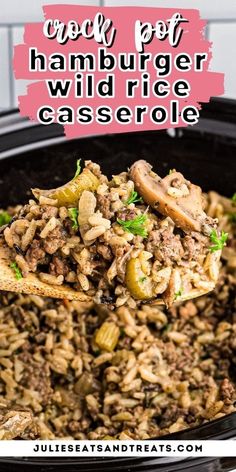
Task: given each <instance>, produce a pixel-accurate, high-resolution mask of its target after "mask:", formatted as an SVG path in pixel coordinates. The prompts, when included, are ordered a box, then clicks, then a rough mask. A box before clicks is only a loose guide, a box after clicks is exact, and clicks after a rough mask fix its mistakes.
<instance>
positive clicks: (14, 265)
mask: <svg viewBox="0 0 236 472" xmlns="http://www.w3.org/2000/svg"><path fill="white" fill-rule="evenodd" d="M10 268H11V269H13V270H14V272H15V276H16V280H20V279H22V278H23V275H22V272H21V270H20V268H19V267H18V265H17V263H16V262H12V264H11V265H10Z"/></svg>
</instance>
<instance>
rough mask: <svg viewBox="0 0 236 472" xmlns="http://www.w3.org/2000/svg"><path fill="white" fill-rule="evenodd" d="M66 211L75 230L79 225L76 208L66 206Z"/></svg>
mask: <svg viewBox="0 0 236 472" xmlns="http://www.w3.org/2000/svg"><path fill="white" fill-rule="evenodd" d="M68 213H69V216H70V219H71V220H72V222H73V225H72V228H73V229H75V230H77V229H78V227H79V224H78V213H79V212H78V210H77V208H68Z"/></svg>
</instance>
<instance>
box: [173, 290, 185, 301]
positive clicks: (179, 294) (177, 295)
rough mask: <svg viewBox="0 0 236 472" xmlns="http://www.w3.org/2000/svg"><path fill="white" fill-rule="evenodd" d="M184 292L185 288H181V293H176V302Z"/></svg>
mask: <svg viewBox="0 0 236 472" xmlns="http://www.w3.org/2000/svg"><path fill="white" fill-rule="evenodd" d="M183 291H184V290H183V288H180V289H179V291H178V292H176V293H175V300H176V299H177V298H179V297H181V295H183Z"/></svg>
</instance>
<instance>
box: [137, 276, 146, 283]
mask: <svg viewBox="0 0 236 472" xmlns="http://www.w3.org/2000/svg"><path fill="white" fill-rule="evenodd" d="M146 279H147V277H140V278H139V282H141V283H143V282H144V281H145V280H146Z"/></svg>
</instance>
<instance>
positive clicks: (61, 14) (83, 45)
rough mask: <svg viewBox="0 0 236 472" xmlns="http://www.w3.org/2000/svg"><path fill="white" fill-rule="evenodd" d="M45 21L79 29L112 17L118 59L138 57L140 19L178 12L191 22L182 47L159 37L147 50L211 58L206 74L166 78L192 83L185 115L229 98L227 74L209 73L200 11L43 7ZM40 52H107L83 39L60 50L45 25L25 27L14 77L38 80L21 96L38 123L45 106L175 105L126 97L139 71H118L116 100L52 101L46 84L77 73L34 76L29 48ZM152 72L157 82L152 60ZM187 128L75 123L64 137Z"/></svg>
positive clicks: (22, 109) (71, 98)
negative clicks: (84, 23) (219, 98)
mask: <svg viewBox="0 0 236 472" xmlns="http://www.w3.org/2000/svg"><path fill="white" fill-rule="evenodd" d="M43 10H44V15H45V19H49V18H53V19H54V18H57V19H59V20H61V21H63V22H64V23H67V22H68V21H70V20H71V19H75V20H76V21H78V23H79V24H81V23H82V21H83V20H84V19H86V18H91V19H92V18H93V17H94V16H95V14H96V13H97V12H98V11H99V12H101V13H103V14H104V15H105V17H106V18H110V19H112V21H113V25H114V27H115V28H116V30H117V33H116V38H115V42H114V45H113V47H112V48H111V49H110V50H109V49H107V52H112V53H113V54H115V55H118V53H120V52H127V53H128V52H135V51H136V49H135V43H134V22H135V21H136V20H137V19H140V20H141V21H142V22H146V21H149V22H151V23H152V24H155V23H156V21H157V20H158V19H168V18H170V17H171V16H172V15H173V14H174V13H176V12H177V11H178V12H179V13H181V14H182V15H183V17H185V18H187V19H188V20H189V23H183V24H182V27H183V29H184V33H183V35H182V38H181V41H180V44H179V46H178V47H177V48H172V47H171V46H170V45H169V42H168V41H158V40H157V39H156V38H154V39H153V41H152V42H151V43H150V44H149V45H146V46H145V52H150V53H152V54H153V55H154V54H157V53H161V52H170V53H172V55H173V57H174V56H175V54H179V53H181V52H185V53H188V54H189V55H191V56H193V54H194V53H196V52H199V53H204V52H206V53H208V61H206V62H205V63H204V70H203V72H194V71H192V70H191V71H189V72H185V73H184V72H178V71H177V70H175V69H174V70H173V72H172V73H171V76H169V77H167V80H170V81H171V83H173V82H174V81H175V80H177V79H181V78H183V79H186V80H188V81H189V82H190V85H191V93H190V97H188V98H186V99H179V103H180V110H182V108H183V107H185V106H186V105H194V106H196V107H197V108H198V109H200V108H201V105H200V104H201V103H202V102H208V101H209V100H210V97H211V96H218V95H222V94H223V93H224V74H222V73H216V72H212V71H209V70H208V69H209V62H210V60H211V56H212V55H211V43H210V42H209V41H207V40H206V39H205V38H204V33H203V31H204V27H205V25H206V21H205V20H202V19H201V18H200V14H199V11H198V10H193V9H191V10H190V9H189V10H187V9H178V10H177V9H169V8H168V9H167V8H166V9H163V8H144V7H101V8H98V7H88V6H75V5H47V6H44V7H43ZM30 47H37V49H38V51H39V52H42V53H44V54H46V56H47V57H48V56H49V55H50V54H52V53H55V52H58V53H63V54H64V55H66V56H67V55H68V54H69V53H72V52H77V53H78V52H82V53H88V52H91V53H93V54H95V56H96V53H97V50H98V47H103V45H101V44H97V43H96V42H95V40H89V41H88V40H87V39H85V38H82V37H80V38H79V40H77V41H68V42H67V44H65V45H60V44H58V43H57V41H56V40H49V39H47V38H46V37H45V36H44V35H43V23H36V24H35V23H34V24H27V25H26V26H25V33H24V44H21V45H18V46H15V48H14V72H15V77H16V79H30V80H38V82H35V83H32V84H30V85H29V86H28V88H27V95H22V96H20V97H19V108H20V114H21V115H22V116H28V117H29V118H30V119H31V120H34V121H35V120H37V111H38V109H39V108H40V107H41V106H43V105H51V106H52V107H53V108H54V109H57V107H59V106H62V105H65V106H66V105H70V106H71V107H73V108H74V109H75V110H76V108H77V107H78V106H83V105H85V104H87V105H89V106H91V107H93V108H94V109H96V108H97V107H98V106H102V105H109V106H111V107H112V108H113V109H115V108H117V107H118V106H121V105H125V106H129V107H131V108H132V109H133V108H134V107H135V106H137V105H148V106H149V108H152V107H154V106H158V105H162V106H165V107H167V109H168V108H169V102H170V100H174V99H175V100H176V97H175V96H174V95H173V93H170V95H169V96H168V97H167V98H161V99H158V98H156V97H154V96H152V95H151V96H150V98H142V97H141V96H140V94H138V93H136V96H135V98H134V99H130V98H126V97H125V81H126V79H127V78H139V75H140V74H141V73H140V72H133V73H131V72H121V71H120V70H119V69H116V72H115V74H116V79H115V83H116V88H115V91H116V93H115V98H112V99H109V98H105V99H102V98H100V97H98V96H94V97H93V98H88V99H83V98H75V97H74V95H73V87H72V88H71V92H70V95H69V97H68V98H50V97H49V95H48V90H47V86H46V82H45V79H50V78H51V79H57V78H61V79H73V78H74V72H68V71H67V72H52V71H47V72H30V71H29V65H28V57H29V48H30ZM148 72H149V73H150V76H151V80H157V79H158V77H157V76H156V71H155V69H154V67H151V61H150V62H149V67H148ZM106 73H109V72H106V71H105V72H96V79H95V80H97V79H100V78H105V75H106ZM179 126H187V125H186V124H184V123H183V122H181V121H180V123H179V124H178V125H175V126H173V125H171V124H170V122H169V120H168V121H167V122H166V123H164V124H162V125H157V124H155V123H153V122H152V121H151V120H150V119H148V118H147V115H146V117H145V121H144V123H143V124H142V125H137V124H135V123H130V124H126V125H122V124H118V123H117V122H116V121H115V120H113V121H112V122H111V123H110V124H106V125H105V126H104V125H101V124H98V123H97V122H96V121H93V123H91V124H89V125H83V124H79V123H75V124H73V125H69V124H66V125H64V129H65V134H66V137H67V138H75V137H78V136H86V135H91V134H104V133H120V132H131V131H145V130H156V129H165V128H169V127H179Z"/></svg>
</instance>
